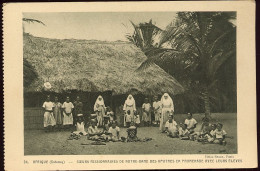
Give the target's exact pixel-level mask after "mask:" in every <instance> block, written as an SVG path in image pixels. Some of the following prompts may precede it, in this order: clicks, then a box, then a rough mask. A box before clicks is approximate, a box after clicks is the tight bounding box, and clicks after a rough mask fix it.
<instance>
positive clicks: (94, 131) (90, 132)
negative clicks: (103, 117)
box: [88, 119, 102, 136]
mask: <svg viewBox="0 0 260 171" xmlns="http://www.w3.org/2000/svg"><path fill="white" fill-rule="evenodd" d="M101 134H102V132H101V131H100V130H99V129H98V127H97V121H96V120H95V119H91V125H90V126H89V127H88V135H89V136H96V135H101Z"/></svg>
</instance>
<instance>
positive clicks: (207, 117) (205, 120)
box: [200, 113, 210, 131]
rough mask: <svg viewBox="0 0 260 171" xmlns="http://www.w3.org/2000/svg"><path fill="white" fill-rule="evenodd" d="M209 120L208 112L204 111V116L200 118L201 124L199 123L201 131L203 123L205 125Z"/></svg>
mask: <svg viewBox="0 0 260 171" xmlns="http://www.w3.org/2000/svg"><path fill="white" fill-rule="evenodd" d="M209 121H210V119H209V114H207V113H205V116H204V118H202V124H201V129H200V130H201V131H202V130H203V128H204V125H205V124H207V125H208V124H209Z"/></svg>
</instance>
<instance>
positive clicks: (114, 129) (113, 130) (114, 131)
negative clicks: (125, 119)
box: [108, 121, 120, 142]
mask: <svg viewBox="0 0 260 171" xmlns="http://www.w3.org/2000/svg"><path fill="white" fill-rule="evenodd" d="M108 133H109V134H110V135H111V140H112V141H114V142H115V141H119V140H120V134H119V133H120V128H119V127H118V126H117V123H116V121H112V122H111V127H110V128H109V130H108Z"/></svg>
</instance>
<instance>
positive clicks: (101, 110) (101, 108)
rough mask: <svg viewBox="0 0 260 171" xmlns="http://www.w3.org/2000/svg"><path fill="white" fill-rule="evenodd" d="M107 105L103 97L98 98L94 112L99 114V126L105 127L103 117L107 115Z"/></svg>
mask: <svg viewBox="0 0 260 171" xmlns="http://www.w3.org/2000/svg"><path fill="white" fill-rule="evenodd" d="M105 109H106V107H105V103H104V99H103V97H102V96H98V98H97V100H96V102H95V105H94V112H95V113H96V114H97V126H98V127H99V126H103V117H104V115H105Z"/></svg>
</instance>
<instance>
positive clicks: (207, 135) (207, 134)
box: [197, 122, 211, 142]
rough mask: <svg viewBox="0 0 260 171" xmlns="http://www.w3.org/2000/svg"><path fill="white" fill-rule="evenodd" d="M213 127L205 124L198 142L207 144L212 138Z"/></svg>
mask: <svg viewBox="0 0 260 171" xmlns="http://www.w3.org/2000/svg"><path fill="white" fill-rule="evenodd" d="M210 131H211V127H210V125H209V123H208V122H205V123H204V126H203V129H202V130H201V132H200V133H199V134H198V139H197V140H198V141H199V142H207V141H208V139H209V138H210V137H211V136H210Z"/></svg>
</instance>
